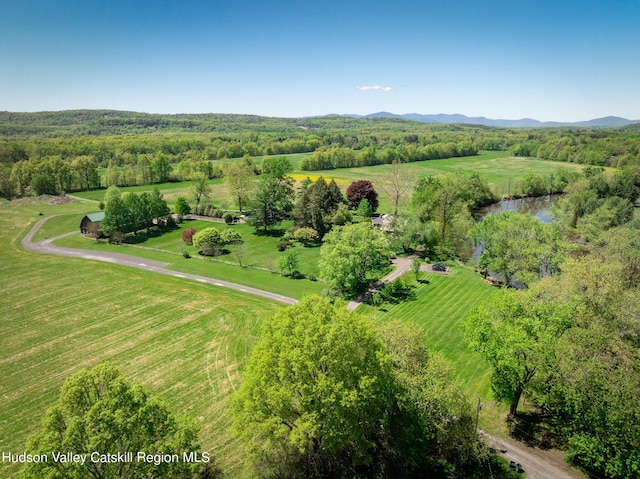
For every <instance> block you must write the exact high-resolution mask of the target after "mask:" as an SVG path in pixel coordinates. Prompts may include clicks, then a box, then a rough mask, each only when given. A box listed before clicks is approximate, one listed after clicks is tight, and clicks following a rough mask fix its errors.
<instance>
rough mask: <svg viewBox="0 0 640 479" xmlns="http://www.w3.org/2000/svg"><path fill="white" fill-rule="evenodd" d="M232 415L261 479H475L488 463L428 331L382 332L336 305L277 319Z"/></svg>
mask: <svg viewBox="0 0 640 479" xmlns="http://www.w3.org/2000/svg"><path fill="white" fill-rule="evenodd" d="M232 407H233V422H234V428H235V430H236V432H237V433H238V435H239V436H240V437H241V439H242V441H243V443H244V444H245V446H246V447H247V449H248V451H249V452H250V455H251V458H252V463H251V464H252V466H253V469H254V471H253V472H254V473H256V474H257V476H258V477H281V478H303V477H304V478H321V477H335V478H351V477H354V475H361V476H364V477H381V478H386V477H388V478H392V477H393V478H410V477H444V476H445V474H443V471H442V469H446V470H447V472H448V473H449V475H448V476H447V477H472V474H473V473H472V471H473V470H475V469H477V468H478V466H479V463H478V455H479V447H478V446H479V443H478V441H477V437H476V435H475V430H474V423H473V419H472V415H471V412H470V411H471V408H470V406H469V404H468V403H467V402H466V400H465V397H464V394H463V393H462V392H461V390H460V388H459V386H458V385H457V384H456V382H455V381H454V380H453V375H452V373H451V370H450V369H449V367H448V366H447V365H446V364H445V363H444V361H443V360H442V359H441V358H439V357H437V356H432V355H430V354H429V353H428V351H427V350H426V349H425V348H424V346H423V343H422V338H421V337H420V336H419V334H418V333H417V332H416V330H407V329H406V328H405V327H404V326H403V325H401V324H400V323H393V324H391V325H389V326H388V327H386V328H385V330H384V331H383V332H380V331H379V330H377V329H376V328H375V327H374V325H373V323H372V321H371V320H370V319H369V318H365V317H364V316H361V315H358V314H356V313H353V312H349V311H348V310H347V309H346V308H345V307H344V303H342V302H337V303H333V302H332V301H331V300H330V299H329V298H321V297H317V296H314V297H308V298H305V299H303V300H302V301H301V302H300V303H299V304H296V305H294V306H291V307H287V308H283V309H281V310H280V311H279V312H278V313H276V314H275V315H274V316H273V317H272V318H271V319H270V320H269V321H268V322H266V323H265V325H264V327H263V332H262V335H261V339H260V341H259V342H258V344H257V345H256V347H255V349H254V351H253V353H252V355H251V358H250V359H249V362H248V364H247V369H246V372H245V377H244V379H243V382H242V385H241V386H240V389H239V390H238V392H237V393H236V394H235V395H234V397H233V406H232ZM443 463H447V464H448V465H447V466H445V467H444V468H443ZM470 466H471V467H470Z"/></svg>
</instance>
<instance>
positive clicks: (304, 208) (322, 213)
mask: <svg viewBox="0 0 640 479" xmlns="http://www.w3.org/2000/svg"><path fill="white" fill-rule="evenodd" d="M343 200H344V197H343V196H342V193H341V192H340V189H339V188H338V185H336V183H335V181H333V180H331V182H330V183H328V184H327V182H326V181H325V180H324V178H323V177H320V178H318V179H317V180H316V181H315V182H314V183H310V184H309V185H307V187H306V188H305V189H304V191H303V192H302V194H301V195H300V196H299V198H298V200H297V201H296V204H295V206H294V208H293V211H292V213H291V216H292V217H293V219H294V221H295V225H296V226H298V227H301V228H304V227H307V228H313V229H314V230H316V231H317V233H318V236H319V237H320V239H322V237H323V236H324V235H325V233H326V232H327V231H329V229H330V228H331V220H332V216H333V214H334V212H335V211H336V210H337V209H338V206H339V205H340V204H342V202H343Z"/></svg>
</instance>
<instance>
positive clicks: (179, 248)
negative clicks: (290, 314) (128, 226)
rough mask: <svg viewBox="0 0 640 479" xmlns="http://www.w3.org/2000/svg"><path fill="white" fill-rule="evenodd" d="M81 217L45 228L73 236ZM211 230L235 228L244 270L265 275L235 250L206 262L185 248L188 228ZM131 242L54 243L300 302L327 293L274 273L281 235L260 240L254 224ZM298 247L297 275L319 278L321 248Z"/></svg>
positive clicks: (316, 284) (193, 224) (74, 239)
mask: <svg viewBox="0 0 640 479" xmlns="http://www.w3.org/2000/svg"><path fill="white" fill-rule="evenodd" d="M82 216H83V215H82V214H80V215H70V216H69V217H67V216H58V217H55V218H51V219H50V220H48V221H47V222H46V223H45V225H47V224H48V223H51V225H50V226H49V230H51V231H53V232H55V233H57V234H62V233H66V232H68V231H74V230H78V225H79V224H80V220H81V219H82ZM74 221H75V223H74ZM63 225H68V226H71V228H70V229H66V230H64V226H63ZM72 225H75V226H72ZM211 226H213V227H215V228H218V229H219V230H224V229H227V228H232V229H235V230H236V231H238V232H240V234H241V235H242V237H243V239H244V241H245V253H244V258H243V260H242V262H243V265H248V266H254V267H257V268H263V269H266V271H265V270H258V269H253V268H240V266H238V264H237V256H236V255H235V254H234V251H233V249H234V247H233V246H230V247H229V253H228V254H224V255H222V256H218V257H215V258H212V260H211V261H209V260H207V259H204V258H201V257H200V258H199V257H198V256H199V255H198V254H197V253H198V252H197V250H196V248H195V247H193V246H190V245H186V244H185V243H184V242H183V241H182V231H184V229H185V228H195V229H196V230H198V231H200V230H201V229H204V228H207V227H211ZM290 226H291V222H290V221H285V222H283V223H282V228H283V230H282V231H284V228H288V227H290ZM49 237H51V236H50V235H49V234H45V235H40V234H36V237H35V238H34V239H35V240H40V239H45V238H49ZM129 238H131V239H132V240H134V241H139V242H137V244H134V245H131V246H117V245H111V244H108V243H103V242H101V243H98V242H96V241H95V240H92V239H89V238H86V237H84V236H82V235H80V234H79V233H78V234H75V235H71V236H67V237H64V238H60V239H58V240H56V241H55V244H56V245H59V246H65V247H69V248H81V249H91V250H100V251H113V252H119V253H126V254H129V255H132V256H139V257H141V258H147V259H154V260H157V261H162V262H165V263H169V265H168V266H167V267H168V269H172V270H175V271H180V272H182V273H192V274H198V275H201V276H207V277H210V278H216V279H223V280H226V281H232V282H234V283H238V284H242V285H245V286H251V287H253V288H258V289H263V290H265V291H270V292H273V293H278V294H281V295H284V296H289V297H293V298H298V299H300V298H302V297H303V296H305V295H308V294H313V293H316V294H320V293H322V291H323V290H324V289H325V288H326V284H324V283H322V282H320V281H309V280H307V279H297V280H294V279H291V278H286V277H283V276H281V275H280V274H279V273H277V272H275V271H276V265H277V261H278V258H279V257H280V256H281V255H282V253H281V252H279V251H278V250H277V248H276V244H277V243H278V241H280V238H279V237H276V236H262V235H256V234H255V232H254V228H253V227H251V226H249V225H245V224H237V225H226V224H224V223H216V222H211V221H202V220H195V221H186V222H184V223H182V224H181V225H179V228H177V229H175V230H173V231H169V232H167V233H164V234H162V235H159V236H156V237H150V238H148V239H147V237H146V235H144V234H141V235H139V236H138V237H133V236H130V237H129ZM293 248H294V249H295V251H296V252H297V253H298V261H299V267H298V270H299V271H300V273H302V274H305V275H308V274H313V275H316V276H317V275H318V259H319V254H320V251H319V248H317V247H315V248H304V247H302V246H300V245H297V244H296V245H295V246H294V247H293ZM183 251H187V252H189V254H190V255H191V256H192V257H191V258H190V259H185V258H183V256H182V252H183ZM217 260H219V261H217ZM220 261H224V262H231V263H233V264H224V263H221V262H220ZM270 271H274V272H270Z"/></svg>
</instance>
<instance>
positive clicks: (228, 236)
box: [220, 229, 242, 244]
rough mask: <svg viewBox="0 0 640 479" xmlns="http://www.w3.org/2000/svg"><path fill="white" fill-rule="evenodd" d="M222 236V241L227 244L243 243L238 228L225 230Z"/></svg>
mask: <svg viewBox="0 0 640 479" xmlns="http://www.w3.org/2000/svg"><path fill="white" fill-rule="evenodd" d="M220 236H221V237H222V241H224V242H225V243H226V244H238V243H242V235H241V234H240V233H238V232H237V231H236V230H232V229H228V230H224V231H223V232H222V233H220Z"/></svg>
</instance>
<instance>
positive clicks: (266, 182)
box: [250, 157, 294, 231]
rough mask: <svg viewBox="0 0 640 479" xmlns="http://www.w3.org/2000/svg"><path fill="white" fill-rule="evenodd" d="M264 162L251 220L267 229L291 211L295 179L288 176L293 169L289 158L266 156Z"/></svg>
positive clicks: (259, 226) (254, 224)
mask: <svg viewBox="0 0 640 479" xmlns="http://www.w3.org/2000/svg"><path fill="white" fill-rule="evenodd" d="M267 160H269V161H267ZM265 161H266V163H265ZM262 163H263V165H262V170H263V171H262V175H261V177H260V180H259V181H258V186H257V188H256V192H255V198H254V201H253V203H252V205H251V207H252V216H251V218H250V221H251V223H252V224H253V226H255V227H256V228H262V229H263V230H264V231H267V230H268V229H269V228H270V227H272V226H274V225H276V224H278V223H280V221H281V219H282V218H283V217H284V216H285V215H287V214H288V213H289V212H290V211H291V209H292V207H293V203H292V202H293V196H294V191H293V180H292V179H291V178H289V177H288V176H286V175H287V173H288V172H289V171H291V170H292V166H291V163H290V162H289V160H288V159H287V158H283V157H278V158H269V159H267V158H264V159H263V160H262Z"/></svg>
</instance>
